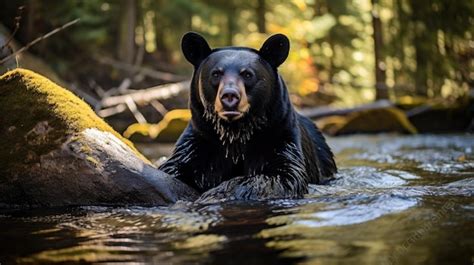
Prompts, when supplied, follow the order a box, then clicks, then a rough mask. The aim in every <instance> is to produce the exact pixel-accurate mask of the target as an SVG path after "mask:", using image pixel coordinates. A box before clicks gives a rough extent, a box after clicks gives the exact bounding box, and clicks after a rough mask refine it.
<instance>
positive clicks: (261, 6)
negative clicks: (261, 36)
mask: <svg viewBox="0 0 474 265" xmlns="http://www.w3.org/2000/svg"><path fill="white" fill-rule="evenodd" d="M265 4H266V3H265V0H258V4H257V9H256V11H257V27H258V32H259V33H267V25H266V20H265V12H266V5H265Z"/></svg>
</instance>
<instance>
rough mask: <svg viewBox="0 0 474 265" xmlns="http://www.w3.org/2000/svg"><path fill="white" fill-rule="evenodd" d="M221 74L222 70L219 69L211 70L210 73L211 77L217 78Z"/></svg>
mask: <svg viewBox="0 0 474 265" xmlns="http://www.w3.org/2000/svg"><path fill="white" fill-rule="evenodd" d="M221 75H222V71H220V70H216V71H212V73H211V76H212V77H213V78H219V77H221Z"/></svg>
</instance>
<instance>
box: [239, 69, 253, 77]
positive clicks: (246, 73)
mask: <svg viewBox="0 0 474 265" xmlns="http://www.w3.org/2000/svg"><path fill="white" fill-rule="evenodd" d="M240 75H241V76H242V77H243V78H245V79H251V78H252V77H253V74H252V73H251V72H250V71H247V70H243V71H242V72H240Z"/></svg>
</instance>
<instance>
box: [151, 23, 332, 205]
mask: <svg viewBox="0 0 474 265" xmlns="http://www.w3.org/2000/svg"><path fill="white" fill-rule="evenodd" d="M181 48H182V50H183V54H184V56H185V58H186V59H187V60H188V61H189V62H190V63H191V64H192V65H193V66H194V74H193V79H192V81H191V90H190V103H189V104H190V106H189V107H190V109H191V113H192V119H191V121H190V123H189V124H188V126H187V128H186V129H185V131H184V132H183V134H182V135H181V137H180V138H179V140H178V142H177V143H176V147H175V150H174V152H173V154H172V155H171V156H170V158H169V159H168V160H167V161H166V162H164V164H162V165H161V166H160V169H161V170H163V171H165V172H167V173H168V174H171V175H174V176H175V177H177V178H179V179H180V180H182V181H183V182H185V183H187V184H188V185H190V186H192V187H194V188H195V189H196V190H198V191H199V192H201V193H204V194H203V195H202V196H201V199H203V200H207V199H212V200H222V199H224V200H233V199H237V200H239V199H250V200H261V199H270V198H298V197H301V196H303V195H304V194H305V193H307V191H308V183H324V182H325V181H327V180H329V179H331V177H332V176H333V174H334V173H335V172H336V170H337V169H336V165H335V162H334V159H333V154H332V152H331V150H330V148H329V147H328V145H327V144H326V141H325V139H324V137H323V135H322V134H321V133H320V131H319V130H318V129H317V128H316V126H315V125H314V123H313V122H312V121H311V120H309V119H308V118H306V117H303V116H301V115H300V114H298V113H297V112H296V111H295V110H294V108H293V106H292V105H291V102H290V100H289V96H288V91H287V88H286V85H285V83H284V81H283V79H282V77H281V76H280V75H279V74H278V71H277V68H278V66H279V65H280V64H282V63H283V62H284V61H285V60H286V58H287V57H288V52H289V48H290V43H289V40H288V38H287V37H286V36H285V35H282V34H277V35H273V36H271V37H270V38H268V39H267V40H266V41H265V43H264V44H263V46H262V47H261V48H260V50H255V49H251V48H245V47H225V48H217V49H211V48H210V47H209V45H208V44H207V42H206V40H205V39H204V38H203V37H202V36H200V35H199V34H197V33H193V32H189V33H187V34H185V35H184V36H183V39H182V43H181Z"/></svg>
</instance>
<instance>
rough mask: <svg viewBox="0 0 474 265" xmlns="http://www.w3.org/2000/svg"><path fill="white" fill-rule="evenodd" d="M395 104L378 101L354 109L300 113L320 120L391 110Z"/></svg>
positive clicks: (323, 108)
mask: <svg viewBox="0 0 474 265" xmlns="http://www.w3.org/2000/svg"><path fill="white" fill-rule="evenodd" d="M393 106H394V104H393V103H392V102H390V101H389V100H378V101H375V102H373V103H369V104H365V105H361V106H357V107H353V108H343V109H336V108H332V107H317V108H308V109H302V110H300V111H299V112H300V113H301V114H302V115H304V116H306V117H308V118H310V119H313V120H316V119H320V118H323V117H328V116H334V115H337V116H344V115H348V114H351V113H354V112H361V111H367V110H374V109H382V108H389V107H393Z"/></svg>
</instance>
